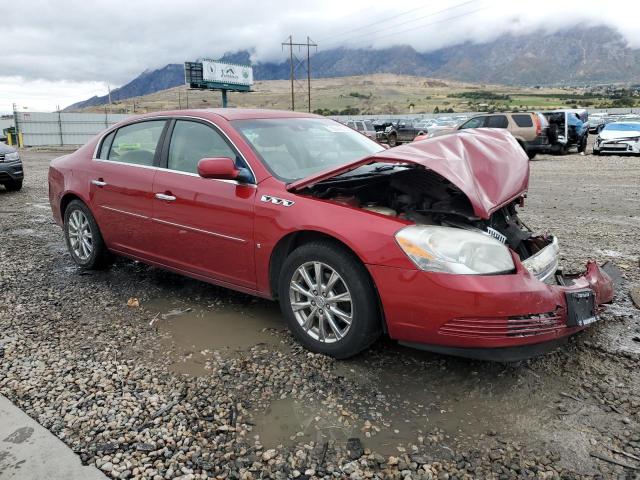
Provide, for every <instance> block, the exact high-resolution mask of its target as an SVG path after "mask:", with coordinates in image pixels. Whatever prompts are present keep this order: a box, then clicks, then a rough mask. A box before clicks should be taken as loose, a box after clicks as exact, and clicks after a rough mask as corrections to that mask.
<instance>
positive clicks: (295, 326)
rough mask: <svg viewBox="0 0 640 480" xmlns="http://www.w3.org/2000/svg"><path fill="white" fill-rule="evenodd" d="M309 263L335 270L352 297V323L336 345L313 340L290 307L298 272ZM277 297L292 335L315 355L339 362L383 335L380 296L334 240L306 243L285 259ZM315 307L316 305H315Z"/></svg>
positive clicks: (365, 272)
mask: <svg viewBox="0 0 640 480" xmlns="http://www.w3.org/2000/svg"><path fill="white" fill-rule="evenodd" d="M310 262H321V263H323V264H325V265H326V266H327V267H329V268H330V269H333V270H334V271H335V272H336V273H337V274H338V275H339V276H340V277H341V281H342V282H343V284H344V286H345V287H346V289H347V290H348V292H349V294H350V297H351V304H350V305H349V306H350V307H351V312H349V313H350V314H351V324H350V326H349V327H348V330H347V331H346V333H345V334H344V336H343V337H342V338H340V339H337V340H335V341H334V342H333V343H328V342H323V341H320V340H319V339H316V338H312V336H311V334H309V333H307V332H306V331H305V330H304V329H303V327H302V325H301V324H300V323H299V321H298V319H297V318H296V314H295V313H294V311H293V307H292V305H291V302H292V300H291V293H290V285H291V284H292V282H293V281H295V278H296V275H297V272H298V269H299V268H301V267H302V266H303V265H305V264H308V263H310ZM324 273H325V274H326V275H329V272H328V270H324ZM313 280H315V279H313ZM325 280H326V278H325ZM278 296H279V301H280V308H281V310H282V314H283V315H284V317H285V319H286V320H287V323H288V325H289V329H290V330H291V333H292V334H293V336H294V337H295V338H296V339H297V340H298V341H299V342H300V343H301V344H302V345H303V346H305V347H306V348H307V349H309V350H311V351H312V352H317V353H323V354H325V355H329V356H331V357H334V358H338V359H344V358H349V357H352V356H354V355H356V354H358V353H360V352H362V351H363V350H365V349H366V348H367V347H368V346H369V345H371V344H372V343H373V342H375V341H376V339H377V338H378V337H379V336H380V334H381V320H380V312H379V308H378V300H377V295H376V292H375V290H374V287H373V284H372V281H371V278H370V277H369V274H368V272H367V270H366V269H365V267H364V265H362V263H361V262H360V261H359V260H358V259H357V258H354V256H353V255H352V254H351V253H349V252H348V251H346V250H345V249H343V248H341V247H340V246H339V245H336V244H334V243H333V242H331V241H314V242H311V243H306V244H304V245H302V246H300V247H298V248H296V249H295V250H294V251H293V252H292V253H291V254H290V255H289V256H288V257H287V258H286V260H285V262H284V265H283V266H282V269H281V271H280V279H279V283H278ZM317 298H318V297H316V299H317ZM327 298H330V297H327ZM316 301H317V300H316ZM323 303H324V301H323ZM314 305H317V304H315V303H314ZM308 308H309V309H310V308H311V307H308ZM323 308H327V309H328V308H331V307H323ZM341 308H342V307H341ZM320 311H322V310H320ZM330 311H331V310H330ZM307 316H308V315H307ZM334 318H335V317H334ZM320 321H322V320H319V319H318V320H317V322H318V327H317V330H318V331H319V329H320V323H319V322H320ZM314 325H315V322H314ZM314 328H315V327H314ZM329 333H331V331H329Z"/></svg>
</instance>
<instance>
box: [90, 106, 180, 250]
mask: <svg viewBox="0 0 640 480" xmlns="http://www.w3.org/2000/svg"><path fill="white" fill-rule="evenodd" d="M166 124H167V121H166V120H164V119H161V120H146V121H141V122H137V123H133V124H130V125H126V126H123V127H120V128H119V129H117V130H115V131H113V132H111V133H110V134H109V135H107V136H106V137H105V138H104V139H103V141H102V143H101V145H100V148H99V149H98V154H97V155H96V156H97V158H94V159H93V161H92V169H91V171H92V174H93V175H92V178H91V180H90V182H91V185H90V190H89V192H90V193H89V195H90V198H91V204H92V206H93V212H94V214H95V216H96V220H97V221H98V224H99V225H100V231H101V233H102V235H103V237H104V239H105V242H106V243H107V246H108V247H109V248H112V249H115V250H119V251H122V252H124V253H130V254H133V255H136V256H144V257H146V256H147V253H148V246H149V242H150V241H151V240H152V238H151V235H150V228H149V227H150V224H149V222H150V219H151V208H152V187H153V177H154V175H155V172H156V168H157V165H158V162H159V153H160V152H159V149H158V145H159V144H160V141H161V139H162V137H163V134H164V131H165V126H166Z"/></svg>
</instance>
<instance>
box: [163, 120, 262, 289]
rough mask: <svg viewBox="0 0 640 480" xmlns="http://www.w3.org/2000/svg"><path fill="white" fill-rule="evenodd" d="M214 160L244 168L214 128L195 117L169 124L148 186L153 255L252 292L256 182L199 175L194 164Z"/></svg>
mask: <svg viewBox="0 0 640 480" xmlns="http://www.w3.org/2000/svg"><path fill="white" fill-rule="evenodd" d="M213 157H229V158H232V159H234V160H235V161H236V165H237V166H238V168H246V169H248V170H249V167H248V164H247V163H246V162H245V161H244V159H243V158H242V157H241V156H240V154H239V153H238V151H237V150H236V149H235V147H233V146H232V145H231V144H230V142H229V141H228V140H227V138H226V136H225V135H224V134H223V133H222V131H221V130H219V129H218V128H217V127H214V126H213V125H212V124H210V123H208V122H205V121H198V120H195V119H178V120H175V121H174V122H173V123H172V125H171V127H170V129H169V133H168V134H167V141H165V146H164V148H163V160H162V168H160V169H158V171H157V173H156V176H155V179H154V182H153V194H154V195H153V223H154V228H153V230H154V232H155V233H156V235H157V242H154V244H155V245H156V251H155V256H156V258H157V259H158V261H160V262H161V263H163V264H165V265H168V266H172V267H174V268H178V269H180V270H184V271H186V272H191V273H193V274H196V275H199V276H205V277H208V278H212V279H216V280H218V281H222V282H227V283H230V284H233V285H241V286H244V287H248V288H255V285H256V276H255V265H254V245H253V212H254V201H255V195H256V190H257V189H256V185H255V181H254V180H253V175H252V174H251V175H248V177H250V178H251V179H252V180H251V181H249V182H246V183H243V182H238V181H235V180H217V179H206V178H202V177H200V176H199V175H198V173H197V172H198V161H200V160H201V159H202V158H213ZM249 171H250V170H249Z"/></svg>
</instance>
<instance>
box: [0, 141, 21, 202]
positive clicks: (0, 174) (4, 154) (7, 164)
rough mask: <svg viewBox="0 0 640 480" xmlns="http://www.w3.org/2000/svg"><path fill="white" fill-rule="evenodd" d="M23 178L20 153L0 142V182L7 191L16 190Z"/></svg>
mask: <svg viewBox="0 0 640 480" xmlns="http://www.w3.org/2000/svg"><path fill="white" fill-rule="evenodd" d="M23 179H24V172H23V171H22V161H21V160H20V154H19V153H18V151H17V150H16V149H15V148H13V147H9V146H8V145H5V144H4V143H0V184H2V185H4V187H5V188H6V189H7V190H9V191H16V190H20V189H21V188H22V180H23Z"/></svg>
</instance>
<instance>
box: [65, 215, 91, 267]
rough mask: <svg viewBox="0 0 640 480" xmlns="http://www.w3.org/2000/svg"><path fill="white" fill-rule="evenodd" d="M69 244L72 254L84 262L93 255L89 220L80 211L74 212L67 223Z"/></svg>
mask: <svg viewBox="0 0 640 480" xmlns="http://www.w3.org/2000/svg"><path fill="white" fill-rule="evenodd" d="M68 223H69V224H68V227H67V228H68V233H69V243H70V245H71V250H72V251H73V254H74V255H75V256H76V257H78V258H79V259H80V260H81V261H83V262H84V261H86V260H88V259H89V258H90V257H91V254H92V253H93V234H92V233H91V225H90V224H89V219H88V218H87V216H86V215H85V214H84V212H82V211H81V210H74V211H73V212H71V215H70V216H69V222H68Z"/></svg>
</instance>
